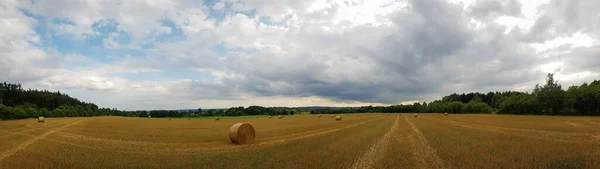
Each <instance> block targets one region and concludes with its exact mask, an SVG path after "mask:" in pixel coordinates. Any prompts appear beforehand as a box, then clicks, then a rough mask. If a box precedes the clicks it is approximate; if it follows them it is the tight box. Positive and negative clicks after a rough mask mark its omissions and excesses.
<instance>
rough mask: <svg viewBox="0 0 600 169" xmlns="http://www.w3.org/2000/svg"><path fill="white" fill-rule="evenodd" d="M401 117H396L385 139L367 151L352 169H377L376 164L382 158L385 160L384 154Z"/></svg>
mask: <svg viewBox="0 0 600 169" xmlns="http://www.w3.org/2000/svg"><path fill="white" fill-rule="evenodd" d="M399 118H400V116H399V115H398V116H396V120H395V121H394V125H392V127H391V128H390V130H388V131H387V132H386V133H385V135H383V137H381V138H380V139H379V140H378V141H377V142H375V143H374V144H373V145H372V146H371V148H369V150H367V151H366V152H365V153H364V154H362V155H361V156H360V158H358V160H356V161H355V162H354V164H353V165H352V167H350V168H352V169H359V168H360V169H363V168H377V166H375V164H377V163H379V162H381V158H383V152H384V151H386V148H387V147H388V146H389V143H390V138H391V137H392V134H393V133H394V132H395V131H396V128H397V126H398V119H399Z"/></svg>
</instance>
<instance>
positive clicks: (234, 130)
mask: <svg viewBox="0 0 600 169" xmlns="http://www.w3.org/2000/svg"><path fill="white" fill-rule="evenodd" d="M255 137H256V132H255V131H254V127H252V125H250V124H248V123H236V124H234V125H233V126H231V128H229V138H230V139H231V142H232V143H235V144H249V143H253V142H254V139H255Z"/></svg>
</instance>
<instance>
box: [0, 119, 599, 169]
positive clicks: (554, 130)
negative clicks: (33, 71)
mask: <svg viewBox="0 0 600 169" xmlns="http://www.w3.org/2000/svg"><path fill="white" fill-rule="evenodd" d="M342 116H343V120H342V121H335V120H334V119H332V118H329V115H324V116H323V117H322V118H317V117H316V115H293V116H287V117H285V118H283V119H277V118H271V119H269V118H267V117H265V116H253V117H246V118H223V119H221V120H220V121H215V120H212V118H211V119H206V118H204V119H201V118H197V119H187V118H173V119H169V118H134V117H86V118H47V119H46V122H45V123H37V119H26V120H15V121H0V168H11V169H15V168H144V169H147V168H328V169H329V168H461V169H462V168H600V117H550V116H511V115H452V114H451V115H449V116H444V115H443V114H420V115H419V117H413V115H412V114H391V115H387V114H363V115H362V116H360V117H359V116H357V115H354V114H353V115H350V114H348V115H342ZM237 122H249V123H250V124H252V125H253V126H254V128H255V129H256V132H257V140H256V142H255V143H253V144H249V145H235V144H232V143H231V141H230V140H229V136H228V131H229V127H230V126H231V125H233V124H234V123H237Z"/></svg>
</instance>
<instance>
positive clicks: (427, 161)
mask: <svg viewBox="0 0 600 169" xmlns="http://www.w3.org/2000/svg"><path fill="white" fill-rule="evenodd" d="M403 117H404V120H405V121H406V122H408V125H409V126H410V128H411V129H412V130H413V132H414V133H415V134H416V138H414V137H410V138H409V139H410V141H411V142H413V143H414V146H416V147H415V151H413V156H414V157H415V159H416V160H417V162H418V164H419V165H418V166H419V167H420V168H424V169H429V168H436V169H445V168H448V167H446V165H445V163H444V161H443V160H442V159H441V158H440V157H438V156H437V153H436V152H435V149H433V148H432V147H431V145H429V142H428V141H427V139H425V137H424V136H423V133H421V131H420V130H419V128H417V126H416V125H415V124H413V123H412V122H411V121H410V120H408V119H407V118H406V116H403Z"/></svg>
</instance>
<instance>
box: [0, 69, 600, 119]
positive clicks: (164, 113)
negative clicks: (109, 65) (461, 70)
mask: <svg viewBox="0 0 600 169" xmlns="http://www.w3.org/2000/svg"><path fill="white" fill-rule="evenodd" d="M299 112H310V113H311V114H338V113H375V112H383V113H497V114H522V115H526V114H527V115H586V116H597V115H600V81H598V80H594V81H592V82H591V83H583V84H582V85H580V86H570V87H568V89H567V90H563V89H562V86H561V85H560V84H559V83H558V81H556V80H555V79H554V75H553V74H548V75H547V78H546V83H545V84H544V85H536V86H535V88H534V90H533V91H532V92H517V91H504V92H488V93H478V92H474V93H463V94H456V93H453V94H450V95H448V96H444V97H442V98H441V99H439V100H435V101H432V102H429V103H428V102H423V103H420V102H418V103H414V104H411V105H391V106H361V107H345V108H336V107H325V108H312V109H309V108H290V107H262V106H249V107H243V106H239V107H231V108H229V109H208V110H202V109H197V110H150V111H146V110H137V111H122V110H117V109H109V108H99V107H98V106H97V105H95V104H93V103H86V102H82V101H79V100H78V99H76V98H72V97H70V96H69V95H67V94H64V93H60V91H57V92H51V91H47V90H32V89H28V90H25V89H23V88H22V86H21V84H11V83H6V82H4V83H1V84H0V119H22V118H29V117H39V116H44V117H80V116H108V115H113V116H132V117H148V116H150V117H199V116H244V115H294V114H297V113H299Z"/></svg>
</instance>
